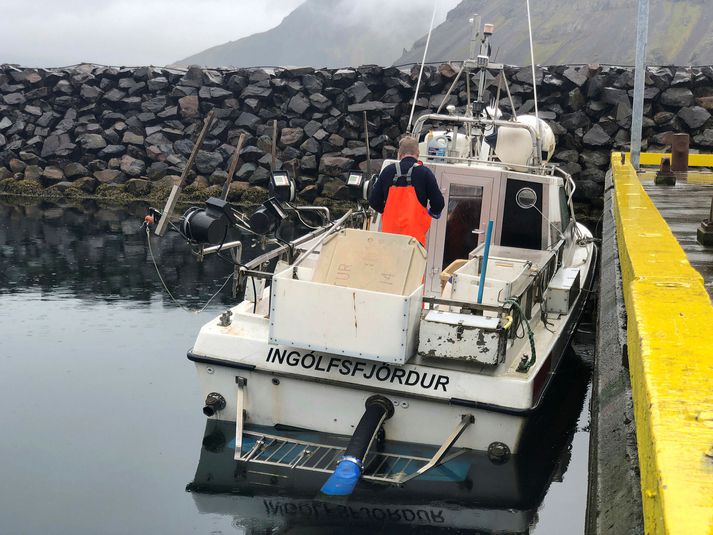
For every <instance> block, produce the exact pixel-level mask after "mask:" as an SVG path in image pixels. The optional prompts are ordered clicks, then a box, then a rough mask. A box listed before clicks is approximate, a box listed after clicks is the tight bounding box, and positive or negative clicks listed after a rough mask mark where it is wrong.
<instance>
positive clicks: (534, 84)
mask: <svg viewBox="0 0 713 535" xmlns="http://www.w3.org/2000/svg"><path fill="white" fill-rule="evenodd" d="M526 2H527V29H528V32H529V34H530V63H531V67H532V94H533V97H532V98H534V99H535V124H536V125H537V151H538V155H537V159H536V160H535V161H540V162H541V161H542V160H541V157H542V131H541V128H542V126H541V125H540V114H539V110H538V108H537V76H536V75H535V48H534V46H533V45H532V18H531V17H530V0H526Z"/></svg>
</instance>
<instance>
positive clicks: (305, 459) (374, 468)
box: [240, 430, 462, 485]
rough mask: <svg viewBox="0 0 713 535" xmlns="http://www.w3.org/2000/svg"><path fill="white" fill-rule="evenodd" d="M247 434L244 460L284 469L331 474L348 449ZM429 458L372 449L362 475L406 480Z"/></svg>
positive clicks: (394, 481) (386, 480) (384, 480)
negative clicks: (250, 444)
mask: <svg viewBox="0 0 713 535" xmlns="http://www.w3.org/2000/svg"><path fill="white" fill-rule="evenodd" d="M244 437H245V438H244V439H243V441H244V443H246V445H249V443H250V442H252V440H254V441H255V442H254V444H253V445H252V447H250V448H249V450H248V451H247V453H245V454H244V455H242V456H241V457H240V460H241V461H245V462H248V461H249V462H253V463H262V464H267V465H271V466H281V467H284V468H300V469H303V470H312V471H314V472H324V473H331V472H333V471H334V469H335V468H336V466H337V462H338V461H339V459H340V458H341V457H342V456H343V455H344V451H345V448H343V447H340V446H330V445H326V444H317V443H314V442H306V441H302V440H296V439H292V438H286V437H279V436H275V435H268V434H264V433H256V432H253V431H247V430H246V431H244ZM460 453H462V451H460V450H459V451H458V452H457V454H460ZM453 456H455V455H453ZM453 456H451V457H450V458H453ZM430 460H431V459H430V458H429V457H416V456H411V455H398V454H392V453H384V452H370V453H369V454H368V455H367V456H366V459H365V461H364V473H363V475H362V478H363V479H367V480H369V481H378V482H381V483H389V484H392V485H393V484H400V483H404V482H405V481H407V480H408V479H411V476H413V475H415V474H416V473H417V472H418V471H419V470H420V469H421V468H423V467H424V466H426V465H427V464H428V463H429V462H430Z"/></svg>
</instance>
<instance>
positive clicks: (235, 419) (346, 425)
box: [155, 16, 596, 495]
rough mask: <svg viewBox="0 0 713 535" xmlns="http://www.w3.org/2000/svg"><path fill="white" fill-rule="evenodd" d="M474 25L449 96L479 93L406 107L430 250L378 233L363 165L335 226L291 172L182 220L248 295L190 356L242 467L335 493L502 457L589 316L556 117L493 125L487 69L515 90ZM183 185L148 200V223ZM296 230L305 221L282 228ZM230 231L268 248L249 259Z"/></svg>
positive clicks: (192, 238) (589, 262) (206, 331)
mask: <svg viewBox="0 0 713 535" xmlns="http://www.w3.org/2000/svg"><path fill="white" fill-rule="evenodd" d="M473 28H474V30H473V39H472V44H471V57H470V58H469V59H468V60H466V61H464V62H463V65H462V68H461V70H460V72H459V74H458V76H457V77H456V78H455V79H454V81H453V85H452V86H451V89H450V90H449V93H448V95H446V97H445V98H444V102H446V100H447V98H448V96H449V95H450V93H451V91H452V90H453V89H454V88H455V87H456V85H457V83H458V80H459V79H460V77H461V76H462V75H465V76H466V77H467V79H468V80H470V79H471V77H473V78H474V79H475V80H476V81H478V84H477V87H478V92H477V95H476V97H475V98H473V99H471V96H470V95H469V96H468V105H467V106H466V108H465V109H464V110H462V111H461V112H458V110H456V109H455V108H454V107H452V106H448V107H447V108H446V110H445V113H442V111H443V110H442V109H440V108H439V110H438V111H437V112H436V113H428V114H425V115H422V116H420V117H418V118H417V119H416V120H415V121H413V125H412V120H411V119H410V120H409V130H410V133H411V134H412V135H413V136H414V137H416V138H417V139H419V140H420V159H421V160H422V161H423V163H424V165H427V166H428V167H429V168H430V169H431V170H432V171H433V173H434V175H435V177H436V179H437V182H438V184H439V187H440V189H441V191H442V193H443V196H444V198H445V202H446V208H445V210H444V213H443V216H442V217H441V218H440V219H437V220H434V221H433V223H432V225H431V227H430V230H429V232H428V236H427V240H426V243H425V247H424V246H423V245H422V244H421V243H419V242H418V241H417V240H416V239H414V238H413V237H411V236H405V235H397V234H389V233H385V232H381V231H380V217H379V216H378V214H375V215H372V214H371V213H370V212H369V210H368V209H367V208H366V207H365V205H364V204H363V202H362V203H360V202H359V201H358V200H357V199H358V198H359V197H360V196H362V194H363V193H365V192H368V191H369V188H370V187H371V186H372V185H373V177H369V176H368V173H367V174H363V173H356V172H354V173H350V174H349V176H348V177H346V184H347V185H348V186H349V188H350V189H351V191H353V192H354V208H353V209H351V210H349V211H347V212H346V213H345V214H344V215H343V216H342V217H339V218H338V219H336V220H335V219H333V218H331V215H330V214H329V211H328V210H327V209H325V208H323V207H309V206H307V207H299V206H296V205H294V204H293V203H292V202H291V200H292V199H293V198H294V191H295V185H294V180H293V179H292V177H290V176H289V175H288V174H287V173H285V172H278V171H275V172H273V176H272V180H271V184H270V186H271V191H272V194H273V196H272V197H271V198H270V199H269V200H268V201H267V202H266V203H265V204H264V205H263V206H261V207H260V208H259V209H258V210H257V211H256V212H254V213H253V214H251V215H250V216H247V215H244V214H241V213H240V212H238V211H237V210H236V209H235V208H234V207H232V206H231V205H230V204H229V203H227V202H226V201H225V199H210V200H209V201H208V202H207V204H206V206H205V207H196V208H192V209H190V210H188V211H187V212H186V213H185V214H184V216H183V217H182V218H181V219H180V221H179V222H178V223H177V225H175V226H176V228H177V229H178V230H179V231H180V232H181V233H182V234H183V235H184V236H185V237H186V239H187V240H189V242H190V243H191V245H192V246H193V247H195V248H196V249H197V250H198V256H199V258H200V259H203V258H205V257H207V256H209V255H212V254H219V255H227V254H230V255H231V256H230V258H231V261H232V262H233V264H234V267H235V274H234V284H235V287H236V289H237V290H244V296H245V297H244V299H243V300H242V301H241V302H238V303H237V304H236V305H235V306H233V307H231V308H230V309H229V310H226V311H225V312H224V313H222V314H221V315H220V316H219V317H216V318H215V319H212V320H210V321H209V322H208V323H206V324H205V325H204V326H203V328H202V329H201V330H200V332H199V334H198V337H197V339H196V342H195V344H194V346H193V348H192V349H191V350H190V351H189V352H188V358H189V359H190V360H191V361H193V362H194V363H195V366H196V369H197V371H198V376H199V379H200V383H201V388H202V391H203V396H202V399H201V401H202V407H203V412H204V413H205V414H206V416H208V417H209V418H210V419H214V420H221V421H227V422H231V424H232V425H234V428H235V440H234V458H235V459H236V460H238V461H244V462H251V463H263V464H264V465H266V466H273V467H275V466H278V467H289V468H290V470H292V471H293V472H300V471H306V472H317V473H320V474H322V475H323V476H322V477H324V478H325V479H327V478H328V479H327V482H326V483H325V484H324V486H323V488H322V491H323V492H324V493H326V494H336V495H340V494H349V493H351V492H352V491H353V489H354V487H355V485H356V484H357V483H358V481H360V480H369V481H371V482H378V483H381V484H386V485H404V484H406V483H408V482H409V481H412V480H415V479H418V478H419V477H424V475H425V474H427V473H428V472H430V471H432V470H434V469H435V468H436V467H438V466H439V465H443V464H444V463H448V462H449V461H452V460H453V459H455V458H456V457H459V456H462V455H464V454H466V453H467V452H473V451H479V452H486V454H487V455H488V457H489V458H490V459H491V460H492V461H493V462H501V461H502V460H506V459H508V458H509V456H510V455H512V454H514V453H516V452H517V451H518V448H519V447H520V440H521V437H522V432H523V429H524V426H525V422H526V420H527V416H528V415H530V414H531V413H533V412H534V411H536V410H537V409H538V406H539V405H540V404H541V403H542V400H543V397H544V396H545V394H546V392H547V390H548V386H549V384H550V382H551V380H552V378H553V376H554V375H555V373H556V371H557V369H558V367H559V364H560V361H561V360H562V355H563V354H564V352H565V349H566V348H567V346H568V343H569V341H570V338H571V336H572V333H573V331H574V330H575V328H576V326H577V323H578V321H579V318H580V316H581V314H582V311H583V308H584V306H585V302H586V301H587V296H588V294H589V292H590V288H591V286H592V281H593V277H594V266H595V257H596V249H595V245H594V243H593V240H592V235H591V233H590V232H589V231H588V230H587V229H586V228H585V227H584V226H583V225H581V224H579V223H577V221H576V220H575V217H574V208H573V203H572V196H573V193H574V190H575V183H574V181H573V180H572V178H571V176H569V175H568V174H567V173H566V172H564V171H563V170H562V169H559V168H558V167H557V166H555V165H553V164H551V163H549V158H550V157H551V156H552V154H553V152H554V135H553V134H552V130H551V129H550V128H549V126H548V125H547V124H546V123H545V122H544V121H542V120H541V119H539V118H538V117H537V112H536V114H535V116H519V117H517V116H513V117H512V118H509V119H504V118H503V115H502V113H501V111H500V110H499V109H498V105H499V102H500V87H501V85H499V86H498V94H497V97H496V98H495V99H494V101H493V102H485V97H484V96H483V95H484V94H485V92H484V90H485V84H486V73H487V72H488V71H490V72H493V71H496V72H499V80H500V81H501V82H502V86H503V87H504V89H505V91H506V92H507V94H508V95H509V90H507V80H506V78H505V70H504V68H503V65H500V64H495V63H493V62H492V61H491V60H490V58H489V49H490V43H489V40H490V36H491V34H492V32H493V28H492V26H491V25H487V24H486V25H485V27H484V28H481V25H480V18H479V17H477V16H476V17H474V20H473ZM478 75H479V78H478ZM534 78H535V77H534V72H533V79H534ZM418 85H420V76H419V84H417V90H416V91H417V93H418ZM468 88H470V83H468ZM415 100H416V97H414V101H415ZM442 107H443V105H442ZM511 109H513V110H514V106H512V107H511ZM411 118H413V109H412V114H411ZM275 138H276V135H273V139H275ZM197 146H199V144H197ZM390 163H393V160H392V161H386V162H384V166H387V165H389V164H390ZM189 165H190V161H189ZM226 186H227V184H226ZM176 197H177V191H176V190H175V189H174V191H173V192H172V194H171V197H170V198H169V201H168V203H167V205H166V208H165V209H164V211H163V212H161V213H159V212H158V211H156V214H155V215H156V218H157V219H159V220H158V227H157V229H156V233H157V234H161V233H163V232H165V231H166V228H167V227H168V226H169V225H173V223H172V222H170V216H171V212H172V209H173V206H174V205H175V199H176ZM316 217H317V218H319V219H320V220H319V222H318V223H315V220H316V219H315V218H316ZM295 224H297V225H301V226H302V228H303V229H306V230H307V231H306V233H304V234H302V235H301V236H299V237H297V238H294V239H290V238H291V237H290V234H291V230H292V229H293V228H294V225H295ZM230 229H241V230H242V231H244V232H248V233H250V234H252V235H258V236H261V237H262V239H263V241H265V240H268V241H269V240H271V243H273V244H274V247H273V248H272V249H271V250H269V251H267V252H265V253H263V254H261V255H259V256H258V257H256V258H253V259H252V260H250V261H249V262H248V261H246V262H243V261H242V250H243V243H242V241H241V240H233V241H230V240H228V239H226V236H227V235H228V231H229V230H230ZM345 438H346V439H347V440H346V443H345V441H344V439H345ZM414 452H416V453H414ZM375 459H378V460H379V462H373V461H374V460H375Z"/></svg>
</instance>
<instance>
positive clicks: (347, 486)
mask: <svg viewBox="0 0 713 535" xmlns="http://www.w3.org/2000/svg"><path fill="white" fill-rule="evenodd" d="M365 406H366V410H365V411H364V414H363V415H362V417H361V419H360V420H359V423H358V424H357V427H356V429H355V430H354V434H353V435H352V438H351V440H349V445H348V446H347V449H346V451H345V452H344V456H342V457H341V458H340V459H339V461H338V462H337V467H336V468H335V469H334V472H332V475H331V476H329V479H328V480H327V482H326V483H325V484H324V485H322V493H323V494H326V495H327V496H349V495H350V494H351V493H352V492H353V491H354V487H356V484H357V483H358V482H359V479H360V478H361V475H362V472H363V471H364V458H365V457H366V454H367V452H368V450H369V447H370V446H371V443H372V442H373V440H374V437H375V436H376V434H377V433H378V432H379V429H380V428H381V424H382V423H383V422H384V421H385V420H388V419H389V418H391V417H392V416H393V415H394V405H393V403H392V402H391V401H390V400H389V399H388V398H386V397H384V396H380V395H375V396H371V397H370V398H369V399H367V400H366V403H365Z"/></svg>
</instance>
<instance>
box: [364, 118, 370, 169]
mask: <svg viewBox="0 0 713 535" xmlns="http://www.w3.org/2000/svg"><path fill="white" fill-rule="evenodd" d="M364 137H365V138H366V177H367V178H371V149H370V148H369V123H368V122H366V110H364Z"/></svg>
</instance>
